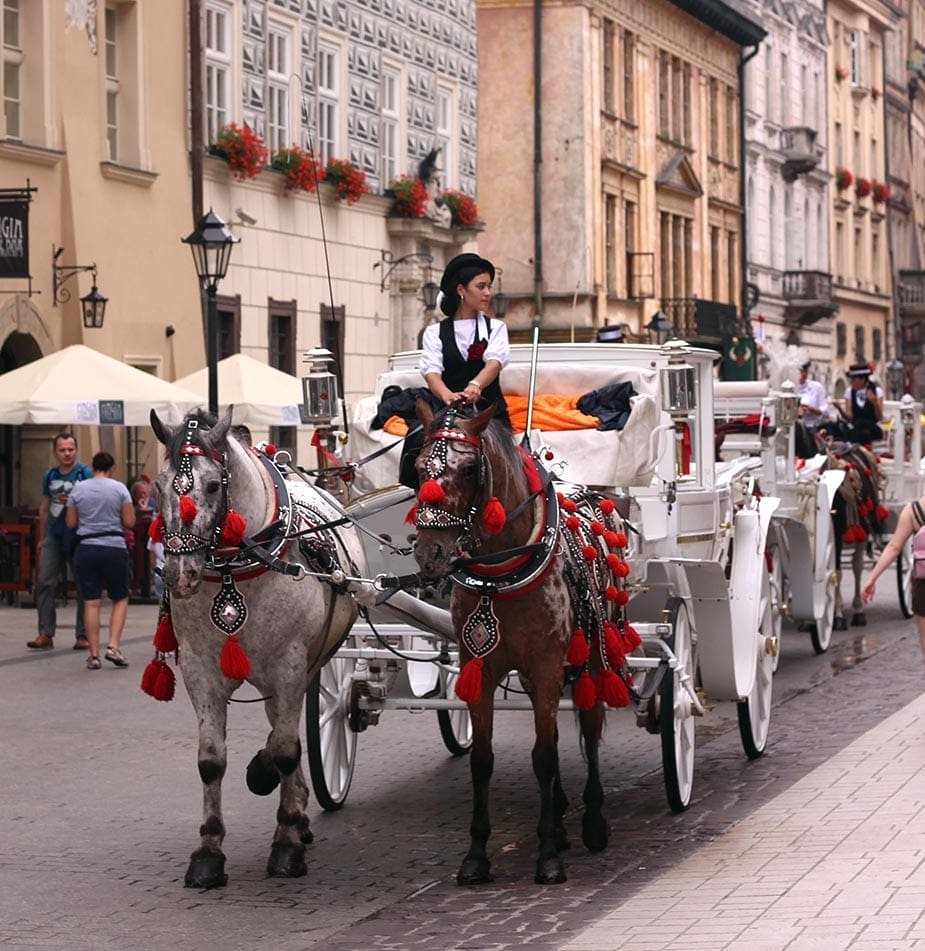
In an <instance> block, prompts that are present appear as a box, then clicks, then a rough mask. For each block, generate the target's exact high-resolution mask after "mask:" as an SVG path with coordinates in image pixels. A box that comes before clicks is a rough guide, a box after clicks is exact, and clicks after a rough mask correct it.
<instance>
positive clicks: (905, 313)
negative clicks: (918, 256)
mask: <svg viewBox="0 0 925 951" xmlns="http://www.w3.org/2000/svg"><path fill="white" fill-rule="evenodd" d="M899 313H900V316H901V317H903V318H907V317H925V271H900V272H899Z"/></svg>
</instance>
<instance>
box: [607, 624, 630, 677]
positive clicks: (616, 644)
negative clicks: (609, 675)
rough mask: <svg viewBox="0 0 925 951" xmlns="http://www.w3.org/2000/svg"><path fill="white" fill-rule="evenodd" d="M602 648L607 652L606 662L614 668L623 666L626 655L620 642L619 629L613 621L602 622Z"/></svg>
mask: <svg viewBox="0 0 925 951" xmlns="http://www.w3.org/2000/svg"><path fill="white" fill-rule="evenodd" d="M604 650H605V651H606V653H607V663H608V664H610V666H611V667H613V668H614V669H615V670H617V669H619V668H620V667H622V666H623V663H624V661H625V660H626V655H625V654H624V652H623V645H622V644H621V643H620V630H619V628H618V627H617V625H616V624H614V623H613V621H605V622H604Z"/></svg>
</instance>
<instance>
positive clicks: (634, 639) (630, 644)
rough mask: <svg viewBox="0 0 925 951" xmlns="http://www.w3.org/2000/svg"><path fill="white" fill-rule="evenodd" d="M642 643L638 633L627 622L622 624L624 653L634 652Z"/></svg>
mask: <svg viewBox="0 0 925 951" xmlns="http://www.w3.org/2000/svg"><path fill="white" fill-rule="evenodd" d="M641 643H642V638H641V637H640V636H639V631H637V630H636V628H635V627H633V625H632V624H630V623H629V621H625V622H624V623H623V647H624V648H625V650H626V652H627V653H629V652H630V651H634V650H636V648H637V647H639V645H640V644H641Z"/></svg>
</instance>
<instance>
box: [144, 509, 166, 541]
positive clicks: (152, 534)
mask: <svg viewBox="0 0 925 951" xmlns="http://www.w3.org/2000/svg"><path fill="white" fill-rule="evenodd" d="M148 538H150V539H151V541H152V542H162V541H163V540H164V518H163V516H162V515H161V513H160V512H158V513H157V515H155V516H154V518H152V519H151V524H150V525H149V526H148Z"/></svg>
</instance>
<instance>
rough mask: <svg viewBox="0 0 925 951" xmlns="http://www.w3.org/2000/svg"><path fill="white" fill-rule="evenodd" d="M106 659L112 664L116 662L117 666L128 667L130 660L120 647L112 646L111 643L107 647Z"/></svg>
mask: <svg viewBox="0 0 925 951" xmlns="http://www.w3.org/2000/svg"><path fill="white" fill-rule="evenodd" d="M106 660H108V661H109V662H110V663H111V664H115V665H116V667H128V661H127V660H126V659H125V655H124V654H123V653H122V651H120V650H119V648H118V647H112V646H111V645H110V646H109V647H107V648H106Z"/></svg>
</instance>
